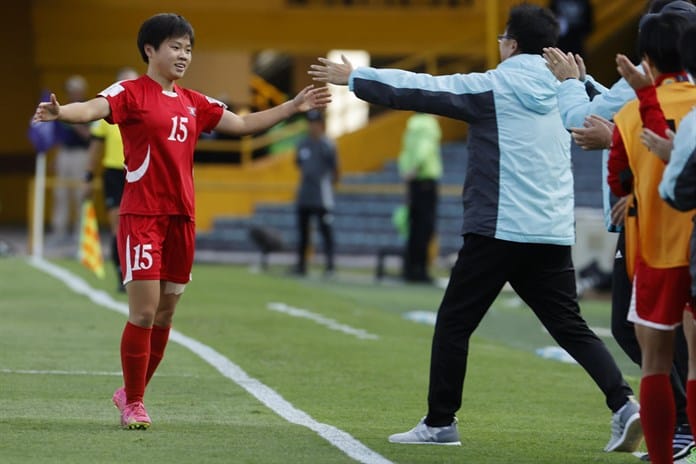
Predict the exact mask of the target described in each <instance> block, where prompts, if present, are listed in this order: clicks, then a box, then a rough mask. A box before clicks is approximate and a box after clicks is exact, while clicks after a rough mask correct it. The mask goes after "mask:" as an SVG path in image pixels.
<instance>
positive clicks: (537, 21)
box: [506, 3, 559, 55]
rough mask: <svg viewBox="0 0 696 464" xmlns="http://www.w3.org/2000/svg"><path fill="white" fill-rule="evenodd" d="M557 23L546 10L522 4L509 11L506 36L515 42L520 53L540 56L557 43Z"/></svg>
mask: <svg viewBox="0 0 696 464" xmlns="http://www.w3.org/2000/svg"><path fill="white" fill-rule="evenodd" d="M558 31H559V26H558V21H557V20H556V17H555V16H554V14H553V12H551V10H549V9H548V8H542V7H540V6H537V5H532V4H529V3H523V4H521V5H517V6H515V7H513V8H512V9H511V10H510V16H509V17H508V21H507V25H506V35H507V36H508V37H510V38H512V39H515V40H516V41H517V46H518V47H519V51H520V53H531V54H536V55H541V54H542V52H543V49H544V48H545V47H553V46H555V45H556V42H557V41H558Z"/></svg>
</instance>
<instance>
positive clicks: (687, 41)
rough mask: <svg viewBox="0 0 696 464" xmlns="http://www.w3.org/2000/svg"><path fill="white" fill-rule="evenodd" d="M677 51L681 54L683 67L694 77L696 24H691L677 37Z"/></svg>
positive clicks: (695, 66) (695, 68)
mask: <svg viewBox="0 0 696 464" xmlns="http://www.w3.org/2000/svg"><path fill="white" fill-rule="evenodd" d="M679 53H680V55H681V60H682V66H683V67H684V69H685V70H686V71H687V72H688V73H689V74H691V76H692V77H696V25H695V24H691V25H689V26H688V27H687V28H686V29H684V32H682V35H681V37H680V38H679Z"/></svg>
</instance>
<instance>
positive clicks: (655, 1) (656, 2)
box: [648, 0, 694, 13]
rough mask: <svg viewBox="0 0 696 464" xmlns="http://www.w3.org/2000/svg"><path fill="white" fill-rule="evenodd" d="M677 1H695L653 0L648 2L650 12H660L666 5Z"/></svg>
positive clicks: (689, 1) (685, 0)
mask: <svg viewBox="0 0 696 464" xmlns="http://www.w3.org/2000/svg"><path fill="white" fill-rule="evenodd" d="M675 1H679V2H682V3H691V4H693V3H694V2H693V1H692V0H652V1H651V2H650V3H649V4H648V13H659V12H660V11H662V9H663V8H664V7H665V6H667V5H668V4H670V3H673V2H675Z"/></svg>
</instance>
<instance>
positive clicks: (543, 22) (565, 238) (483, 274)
mask: <svg viewBox="0 0 696 464" xmlns="http://www.w3.org/2000/svg"><path fill="white" fill-rule="evenodd" d="M557 37H558V23H557V22H556V19H555V18H554V16H553V14H552V13H551V12H550V11H549V10H548V9H546V8H541V7H539V6H535V5H530V4H523V5H520V6H516V7H514V8H513V9H512V10H511V11H510V16H509V18H508V22H507V27H506V31H505V33H504V34H502V35H500V36H499V37H498V42H499V49H500V56H501V61H502V63H501V64H500V65H499V66H498V67H497V68H496V69H494V70H491V71H488V72H486V73H482V74H480V73H471V74H456V75H450V76H439V77H435V76H431V75H428V74H415V73H411V72H406V71H400V70H393V69H383V70H379V69H374V68H369V67H365V68H357V69H353V66H352V65H351V63H350V62H349V61H348V60H347V59H346V58H345V57H344V58H343V62H342V63H335V62H332V61H329V60H327V59H324V58H320V60H319V61H320V62H321V63H322V64H316V65H312V66H311V70H310V71H309V74H311V75H312V76H314V79H315V80H317V81H320V82H328V83H331V84H338V85H346V84H347V85H349V86H350V88H351V90H352V91H353V92H355V95H356V96H357V97H359V98H361V99H363V100H366V101H368V102H370V103H374V104H378V105H384V106H388V107H390V108H394V109H403V110H412V111H419V112H424V113H434V114H439V115H443V116H448V117H451V118H454V119H459V120H462V121H466V122H468V123H469V124H470V130H469V141H468V147H469V150H468V151H469V159H468V163H467V164H468V166H467V172H466V175H465V180H464V190H463V196H464V202H463V204H464V222H463V228H462V231H463V236H464V242H463V246H462V248H461V250H460V252H459V255H458V258H457V262H456V263H455V265H454V268H453V269H452V273H451V276H450V281H449V284H448V287H447V290H446V291H445V295H444V297H443V299H442V302H441V304H440V308H439V311H438V316H437V323H436V326H435V333H434V336H433V345H432V354H431V366H430V390H429V394H428V413H427V415H426V417H425V418H424V419H423V420H421V421H420V422H419V423H418V424H417V425H416V427H415V428H413V429H411V430H409V431H407V432H404V433H397V434H394V435H392V436H390V437H389V441H391V442H394V443H412V444H413V443H430V444H432V443H435V444H459V443H460V440H459V432H458V430H457V421H456V418H455V413H456V412H457V410H459V408H460V406H461V399H462V389H463V385H464V375H465V372H466V365H467V356H468V351H469V338H470V337H471V334H472V333H473V331H474V330H475V329H476V327H477V326H478V324H479V322H480V321H481V319H482V318H483V316H484V315H485V313H486V311H487V310H488V308H489V307H490V305H491V304H492V303H493V301H494V299H495V298H496V296H497V295H498V294H499V292H500V291H501V290H502V288H503V286H504V285H505V283H506V282H509V283H510V284H511V285H512V287H513V288H514V289H515V291H516V292H517V294H518V295H519V296H520V297H521V298H522V299H524V301H525V302H526V303H527V304H528V305H529V306H530V307H531V308H532V310H533V311H534V312H535V314H536V315H537V317H538V318H539V319H540V321H541V322H542V323H543V324H544V326H545V327H546V328H547V329H548V331H549V333H550V334H551V335H552V336H553V337H554V339H555V340H556V341H557V342H558V343H559V344H560V345H561V347H563V348H564V349H565V350H566V351H568V352H569V353H570V355H571V356H573V357H574V358H575V359H576V360H577V361H578V362H579V363H580V364H581V365H582V366H583V367H584V368H585V370H586V371H587V372H588V373H589V374H590V375H591V376H592V378H593V379H594V381H595V383H596V384H597V385H598V386H599V387H600V389H601V390H602V392H603V393H604V395H605V398H606V403H607V406H608V407H609V408H610V409H611V411H612V412H613V413H614V415H613V424H612V437H611V439H610V441H609V443H608V444H607V446H606V447H605V450H606V451H633V450H635V449H636V448H637V446H638V444H639V443H640V440H641V439H642V433H641V427H640V420H639V416H638V406H637V404H635V402H633V401H632V400H630V399H629V397H630V395H632V393H633V392H632V391H631V389H630V387H629V386H628V385H627V384H626V382H624V380H623V377H622V375H621V372H620V371H619V369H618V367H617V366H616V363H615V362H614V360H613V358H612V357H611V355H610V354H609V352H608V351H607V349H606V347H605V346H604V344H603V343H602V342H601V341H600V340H599V338H597V336H596V335H595V334H594V333H593V332H592V331H591V330H590V329H589V328H588V327H587V324H586V322H585V321H584V320H583V318H582V317H581V316H580V312H579V309H578V304H577V297H576V293H575V271H574V269H573V263H572V259H571V247H570V246H571V245H572V244H573V242H574V237H575V234H574V217H573V209H574V205H573V176H572V170H571V160H570V136H569V134H568V132H567V131H566V130H565V128H564V127H563V123H562V121H561V117H560V114H559V111H558V101H557V98H556V94H557V90H558V85H559V84H558V82H557V80H556V78H555V77H554V76H553V75H552V74H551V72H550V71H549V70H548V68H547V67H546V64H545V61H544V59H543V58H542V56H541V54H542V49H543V48H544V47H549V46H553V44H555V42H556V39H557ZM501 375H502V376H503V377H502V378H503V379H505V380H504V381H508V380H512V381H514V375H513V374H511V373H501ZM559 394H562V392H559ZM569 400H570V398H569Z"/></svg>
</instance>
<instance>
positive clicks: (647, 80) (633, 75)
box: [616, 53, 654, 90]
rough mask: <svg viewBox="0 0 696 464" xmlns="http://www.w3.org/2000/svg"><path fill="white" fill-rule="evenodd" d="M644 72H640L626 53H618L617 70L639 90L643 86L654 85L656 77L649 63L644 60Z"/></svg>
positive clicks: (634, 88)
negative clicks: (654, 77)
mask: <svg viewBox="0 0 696 464" xmlns="http://www.w3.org/2000/svg"><path fill="white" fill-rule="evenodd" d="M642 64H643V72H640V69H638V68H637V67H636V66H635V65H634V64H633V63H631V60H629V59H628V58H627V57H626V55H622V54H620V53H619V54H618V55H616V70H617V71H618V72H619V74H621V77H623V78H624V79H626V82H628V84H629V85H630V86H631V87H632V88H633V90H639V89H642V88H643V87H648V86H650V85H653V82H654V79H653V76H652V73H651V72H650V68H649V67H648V65H647V63H646V62H645V61H643V63H642Z"/></svg>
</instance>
